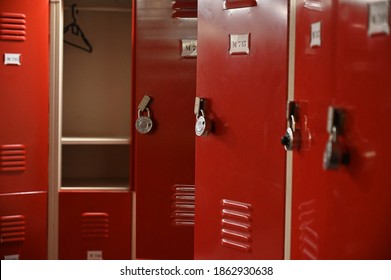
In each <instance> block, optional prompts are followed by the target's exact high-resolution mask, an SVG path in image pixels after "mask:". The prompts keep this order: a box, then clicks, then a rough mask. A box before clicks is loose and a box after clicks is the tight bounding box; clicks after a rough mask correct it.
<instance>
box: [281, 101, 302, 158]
mask: <svg viewBox="0 0 391 280" xmlns="http://www.w3.org/2000/svg"><path fill="white" fill-rule="evenodd" d="M286 111H287V114H286V119H287V129H286V133H285V135H284V136H283V137H282V138H281V144H282V145H283V146H284V148H285V150H287V151H292V150H298V149H300V141H301V134H300V129H299V128H298V127H297V125H296V123H297V121H298V118H299V105H298V104H297V103H296V102H295V101H289V102H288V104H287V110H286Z"/></svg>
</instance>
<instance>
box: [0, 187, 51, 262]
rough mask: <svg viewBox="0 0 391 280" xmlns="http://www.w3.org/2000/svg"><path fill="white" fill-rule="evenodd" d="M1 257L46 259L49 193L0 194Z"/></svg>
mask: <svg viewBox="0 0 391 280" xmlns="http://www.w3.org/2000/svg"><path fill="white" fill-rule="evenodd" d="M0 207H1V209H0V231H1V243H0V259H2V260H4V259H21V260H43V259H46V258H47V221H46V216H47V192H45V191H36V192H28V193H10V194H0Z"/></svg>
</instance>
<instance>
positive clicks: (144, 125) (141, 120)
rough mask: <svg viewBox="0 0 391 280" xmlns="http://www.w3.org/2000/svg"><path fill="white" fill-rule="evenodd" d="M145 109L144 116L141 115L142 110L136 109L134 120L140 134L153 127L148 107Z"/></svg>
mask: <svg viewBox="0 0 391 280" xmlns="http://www.w3.org/2000/svg"><path fill="white" fill-rule="evenodd" d="M145 111H147V115H146V116H142V115H141V113H142V111H141V110H140V109H139V110H138V119H137V120H136V130H137V131H138V132H139V133H141V134H147V133H148V132H150V131H151V129H152V127H153V122H152V119H151V114H150V112H149V109H148V108H145Z"/></svg>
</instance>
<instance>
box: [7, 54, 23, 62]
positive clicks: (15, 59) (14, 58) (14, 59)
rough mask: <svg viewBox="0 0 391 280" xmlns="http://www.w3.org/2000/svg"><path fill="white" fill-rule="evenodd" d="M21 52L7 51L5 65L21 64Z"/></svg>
mask: <svg viewBox="0 0 391 280" xmlns="http://www.w3.org/2000/svg"><path fill="white" fill-rule="evenodd" d="M20 56H21V55H20V54H19V53H5V54H4V65H21V62H20Z"/></svg>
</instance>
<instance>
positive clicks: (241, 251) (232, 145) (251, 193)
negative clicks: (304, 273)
mask: <svg viewBox="0 0 391 280" xmlns="http://www.w3.org/2000/svg"><path fill="white" fill-rule="evenodd" d="M223 4H224V5H223ZM198 8H199V18H198V20H199V25H198V28H199V29H198V30H199V32H198V34H199V37H198V40H199V41H198V42H199V52H198V53H199V56H198V65H197V96H198V97H202V98H204V99H205V100H206V101H205V105H204V112H205V116H206V118H207V119H209V120H210V121H211V122H212V124H213V128H212V131H211V133H210V134H209V135H208V136H206V137H199V138H197V140H196V186H197V191H196V223H195V257H196V258H197V259H282V258H283V248H284V246H283V243H284V209H285V207H284V200H285V199H284V196H285V154H284V152H283V151H282V150H281V147H280V146H281V145H280V143H279V139H280V132H279V127H278V125H276V124H278V123H279V122H284V119H285V106H284V104H285V100H286V98H287V95H286V94H287V93H286V92H287V18H288V3H287V1H276V0H268V1H267V0H265V1H207V0H200V1H199V7H198ZM212 14H213V17H212V16H211V15H212Z"/></svg>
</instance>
